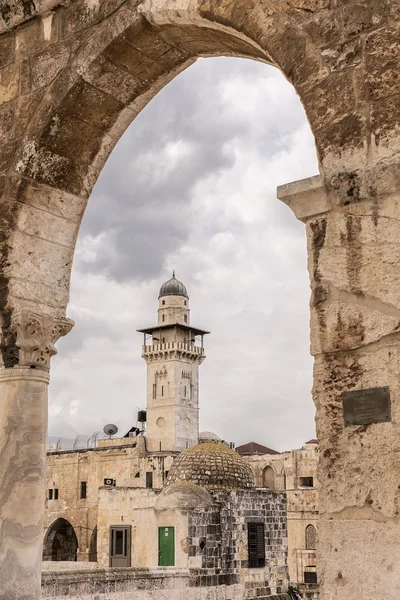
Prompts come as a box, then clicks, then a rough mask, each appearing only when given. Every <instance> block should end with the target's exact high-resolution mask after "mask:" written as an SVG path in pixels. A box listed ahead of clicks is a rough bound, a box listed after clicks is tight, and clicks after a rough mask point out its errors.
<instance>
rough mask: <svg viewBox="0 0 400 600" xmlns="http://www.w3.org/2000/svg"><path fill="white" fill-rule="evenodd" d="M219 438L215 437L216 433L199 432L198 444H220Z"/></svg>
mask: <svg viewBox="0 0 400 600" xmlns="http://www.w3.org/2000/svg"><path fill="white" fill-rule="evenodd" d="M220 441H221V438H219V437H218V436H217V434H216V433H213V432H212V431H201V432H200V433H199V443H200V442H201V443H203V444H204V443H205V442H220Z"/></svg>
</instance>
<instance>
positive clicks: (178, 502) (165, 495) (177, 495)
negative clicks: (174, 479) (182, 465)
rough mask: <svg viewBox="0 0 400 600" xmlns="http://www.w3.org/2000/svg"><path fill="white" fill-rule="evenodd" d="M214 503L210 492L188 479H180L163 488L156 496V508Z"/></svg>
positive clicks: (186, 506) (198, 506) (198, 505)
mask: <svg viewBox="0 0 400 600" xmlns="http://www.w3.org/2000/svg"><path fill="white" fill-rule="evenodd" d="M212 504H214V500H213V497H212V496H211V494H210V492H208V491H207V490H205V489H204V488H201V487H199V486H198V485H196V484H195V483H191V482H190V481H180V482H179V483H174V484H173V485H170V486H169V487H166V488H164V489H163V491H162V492H161V494H160V495H159V497H158V498H157V503H156V508H157V509H158V510H163V509H167V508H181V509H185V508H186V509H188V508H204V507H206V506H211V505H212Z"/></svg>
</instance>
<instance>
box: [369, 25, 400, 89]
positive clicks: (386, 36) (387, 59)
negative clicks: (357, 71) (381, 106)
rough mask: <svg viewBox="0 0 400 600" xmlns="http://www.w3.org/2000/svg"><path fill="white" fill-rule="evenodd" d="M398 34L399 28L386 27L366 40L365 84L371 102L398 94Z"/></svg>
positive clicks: (399, 84) (399, 52) (399, 57)
mask: <svg viewBox="0 0 400 600" xmlns="http://www.w3.org/2000/svg"><path fill="white" fill-rule="evenodd" d="M399 34H400V27H398V28H395V27H391V28H389V27H388V28H385V29H382V30H378V31H375V32H374V33H371V34H370V35H369V36H368V37H367V38H366V45H365V50H366V52H365V61H366V65H365V66H366V83H367V85H368V89H369V96H370V98H371V99H373V100H379V99H381V98H386V97H388V96H394V95H396V94H400V75H399V61H400V47H399Z"/></svg>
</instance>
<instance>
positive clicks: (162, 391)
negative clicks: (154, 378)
mask: <svg viewBox="0 0 400 600" xmlns="http://www.w3.org/2000/svg"><path fill="white" fill-rule="evenodd" d="M161 396H164V386H163V385H162V386H161Z"/></svg>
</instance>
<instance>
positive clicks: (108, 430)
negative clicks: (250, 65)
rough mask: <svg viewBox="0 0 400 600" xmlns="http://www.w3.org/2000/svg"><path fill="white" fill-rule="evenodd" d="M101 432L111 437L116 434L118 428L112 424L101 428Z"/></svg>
mask: <svg viewBox="0 0 400 600" xmlns="http://www.w3.org/2000/svg"><path fill="white" fill-rule="evenodd" d="M103 431H104V433H106V434H107V435H109V436H110V437H111V436H112V435H115V434H116V433H117V431H118V427H117V426H116V425H113V424H112V423H109V424H108V425H106V426H105V427H103Z"/></svg>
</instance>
